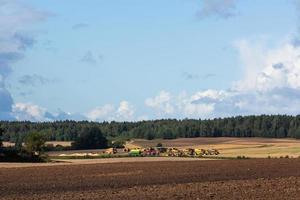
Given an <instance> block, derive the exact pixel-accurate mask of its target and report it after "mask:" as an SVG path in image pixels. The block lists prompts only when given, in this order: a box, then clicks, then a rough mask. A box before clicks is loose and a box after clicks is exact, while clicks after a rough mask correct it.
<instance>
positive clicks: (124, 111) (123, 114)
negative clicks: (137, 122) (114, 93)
mask: <svg viewBox="0 0 300 200" xmlns="http://www.w3.org/2000/svg"><path fill="white" fill-rule="evenodd" d="M133 115H134V107H133V106H132V105H131V104H130V103H129V102H128V101H121V102H120V106H119V108H118V110H117V119H118V120H119V121H128V120H132V119H133Z"/></svg>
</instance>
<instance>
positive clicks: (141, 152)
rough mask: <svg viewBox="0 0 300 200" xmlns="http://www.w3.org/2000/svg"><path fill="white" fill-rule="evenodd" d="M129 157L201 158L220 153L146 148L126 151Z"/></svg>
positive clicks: (192, 149) (215, 151)
mask: <svg viewBox="0 0 300 200" xmlns="http://www.w3.org/2000/svg"><path fill="white" fill-rule="evenodd" d="M124 152H128V155H129V156H143V157H149V156H161V157H202V156H207V155H219V154H220V152H219V151H218V150H217V149H194V148H187V149H178V148H174V147H171V148H166V147H148V148H134V149H126V151H124Z"/></svg>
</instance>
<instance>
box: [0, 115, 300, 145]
mask: <svg viewBox="0 0 300 200" xmlns="http://www.w3.org/2000/svg"><path fill="white" fill-rule="evenodd" d="M0 127H1V129H2V130H3V134H2V140H3V141H11V142H18V141H23V139H24V137H26V135H27V134H29V133H31V132H38V133H41V134H43V135H44V136H45V137H46V139H47V140H53V141H55V140H56V141H74V140H76V138H78V137H79V136H80V135H81V134H84V133H83V132H84V130H85V129H86V128H88V127H98V128H99V129H100V130H101V132H102V133H103V134H104V136H105V137H107V138H143V139H149V140H151V139H155V138H163V139H175V138H192V137H269V138H285V137H288V138H300V115H298V116H288V115H260V116H237V117H229V118H215V119H206V120H201V119H198V120H195V119H183V120H176V119H162V120H149V121H139V122H114V121H112V122H101V123H98V122H88V121H78V122H77V121H54V122H29V121H1V122H0Z"/></svg>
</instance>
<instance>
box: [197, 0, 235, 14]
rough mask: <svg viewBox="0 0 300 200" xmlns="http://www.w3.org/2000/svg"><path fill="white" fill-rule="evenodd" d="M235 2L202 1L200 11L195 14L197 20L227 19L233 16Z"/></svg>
mask: <svg viewBox="0 0 300 200" xmlns="http://www.w3.org/2000/svg"><path fill="white" fill-rule="evenodd" d="M236 1H237V0H202V1H201V3H202V4H201V9H200V10H199V11H198V12H197V16H198V17H199V18H201V19H202V18H206V17H211V16H214V17H218V18H223V19H227V18H230V17H233V16H234V15H235V4H236Z"/></svg>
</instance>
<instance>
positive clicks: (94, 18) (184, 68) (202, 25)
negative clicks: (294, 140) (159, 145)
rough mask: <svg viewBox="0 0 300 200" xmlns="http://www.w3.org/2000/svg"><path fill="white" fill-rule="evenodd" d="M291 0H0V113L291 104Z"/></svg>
mask: <svg viewBox="0 0 300 200" xmlns="http://www.w3.org/2000/svg"><path fill="white" fill-rule="evenodd" d="M299 8H300V2H299V1H297V0H266V1H261V0H251V1H250V0H245V1H244V0H243V1H242V0H166V1H160V0H153V1H141V0H110V1H107V0H89V1H86V0H74V1H70V0H63V1H62V0H43V1H40V0H0V26H1V27H2V28H1V30H0V78H1V79H0V119H5V120H6V119H7V120H32V121H47V120H57V119H75V120H93V121H103V120H108V121H111V120H116V121H124V120H126V121H136V120H142V119H157V118H211V117H226V116H234V115H250V114H293V115H295V114H299V112H300V77H299V78H298V73H299V75H300V59H299V58H300V56H299V55H300V49H299V45H298V43H297V40H298V35H299V30H298V28H299V14H300V13H299V12H300V10H299Z"/></svg>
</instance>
